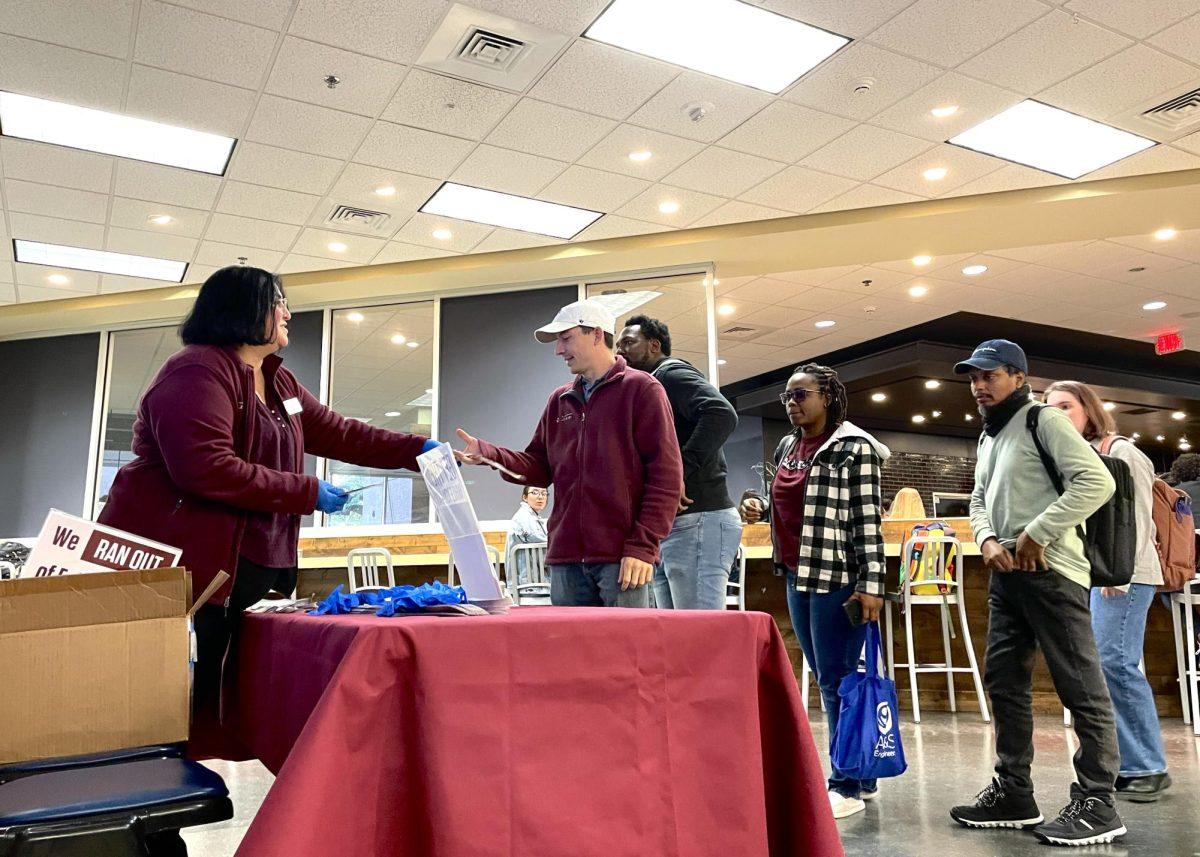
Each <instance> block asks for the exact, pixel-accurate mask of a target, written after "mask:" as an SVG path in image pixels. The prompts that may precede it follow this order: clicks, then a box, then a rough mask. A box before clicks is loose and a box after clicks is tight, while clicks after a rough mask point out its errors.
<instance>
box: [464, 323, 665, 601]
mask: <svg viewBox="0 0 1200 857" xmlns="http://www.w3.org/2000/svg"><path fill="white" fill-rule="evenodd" d="M615 328H616V319H615V318H613V315H612V313H611V312H609V311H608V309H607V308H606V307H605V306H604V305H603V304H602V303H600V302H599V301H595V300H584V301H577V302H576V303H573V304H568V305H567V306H565V307H563V308H562V309H561V310H559V313H558V315H557V316H555V318H554V321H553V322H551V323H550V324H548V325H546V326H545V327H542V328H539V329H538V331H537V332H536V333H535V334H534V335H535V336H536V337H537V340H538V341H539V342H547V343H548V342H554V343H557V344H556V346H555V349H554V353H555V354H556V355H558V356H559V357H562V358H563V359H564V360H565V361H566V363H567V368H568V369H569V370H570V371H571V372H572V373H573V374H574V375H576V376H577V377H576V379H575V381H574V382H573V383H571V384H565V385H563V386H562V387H559V388H558V389H557V390H555V391H554V393H553V394H551V396H550V400H549V401H548V402H547V403H546V409H545V410H544V411H543V412H542V418H541V420H539V421H538V425H537V429H536V431H535V432H534V435H533V440H531V441H530V442H529V445H528V446H527V447H525V451H524V452H515V451H513V450H511V449H504V448H502V447H498V446H494V445H492V444H490V443H487V442H486V441H481V440H478V439H477V438H474V437H472V436H471V435H469V434H467V433H466V432H465V431H463V430H462V429H459V430H458V436H459V437H460V438H462V440H464V441H465V442H466V444H467V448H466V449H465V450H463V451H462V452H458V453H456V454H457V455H458V458H459V460H461V461H464V462H467V463H470V464H487V465H493V466H494V465H499V467H500V468H502V470H501V475H502V476H503V478H504V479H506V480H508V481H509V482H514V483H517V484H520V485H532V486H538V487H548V486H550V485H551V484H553V485H554V511H553V513H552V514H551V515H550V541H549V547H548V549H547V555H546V563H547V565H548V566H549V567H550V600H551V602H552V603H554V604H556V605H567V606H596V607H599V606H604V607H647V606H649V602H650V596H649V589H650V588H649V586H647V584H648V583H649V582H650V580H651V578H652V577H653V576H654V564H655V563H656V562H658V559H659V552H658V545H659V542H661V541H662V540H663V539H664V538H665V537H666V535H667V533H669V532H670V531H671V524H672V523H673V522H674V520H675V511H676V510H677V509H678V508H679V498H680V496H681V493H682V491H683V460H682V458H681V457H680V454H679V441H678V439H677V438H676V436H675V424H674V421H673V419H672V416H671V405H670V403H669V402H668V401H667V394H666V391H664V390H663V388H662V385H661V384H659V383H658V381H656V380H655V379H654V378H652V377H651V376H650V375H648V374H646V373H645V372H640V371H638V370H637V369H633V368H631V367H629V366H628V365H626V363H625V360H624V358H622V357H617V356H616V355H615V354H614V353H613V337H614V332H615ZM505 471H507V472H505Z"/></svg>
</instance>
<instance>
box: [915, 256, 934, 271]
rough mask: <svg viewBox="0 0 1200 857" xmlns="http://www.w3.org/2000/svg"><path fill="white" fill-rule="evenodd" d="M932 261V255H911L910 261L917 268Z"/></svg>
mask: <svg viewBox="0 0 1200 857" xmlns="http://www.w3.org/2000/svg"><path fill="white" fill-rule="evenodd" d="M932 261H933V257H932V256H913V258H912V263H913V264H914V265H916V266H917V267H918V268H923V267H925V266H926V265H928V264H929V263H930V262H932Z"/></svg>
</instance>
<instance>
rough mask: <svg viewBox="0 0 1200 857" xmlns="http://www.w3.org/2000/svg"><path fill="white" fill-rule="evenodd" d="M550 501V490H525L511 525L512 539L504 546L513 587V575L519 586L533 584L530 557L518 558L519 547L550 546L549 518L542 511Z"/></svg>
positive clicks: (509, 538) (509, 527) (509, 532)
mask: <svg viewBox="0 0 1200 857" xmlns="http://www.w3.org/2000/svg"><path fill="white" fill-rule="evenodd" d="M549 500H550V491H549V489H546V488H534V487H533V486H532V485H526V486H525V487H524V488H523V489H521V505H520V506H519V507H517V512H516V514H515V515H513V516H512V520H511V521H509V523H508V539H507V540H506V541H505V543H504V568H505V569H506V570H507V574H508V575H509V576H510V577H509V580H510V585H511V580H513V579H514V578H513V575H515V580H516V581H517V583H519V584H520V583H528V582H529V558H528V557H525V556H517V555H516V549H517V546H518V545H544V544H546V541H547V535H546V519H545V518H543V517H542V509H545V508H546V503H547V502H549Z"/></svg>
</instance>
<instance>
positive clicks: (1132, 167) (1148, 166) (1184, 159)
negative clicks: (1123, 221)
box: [1086, 146, 1200, 180]
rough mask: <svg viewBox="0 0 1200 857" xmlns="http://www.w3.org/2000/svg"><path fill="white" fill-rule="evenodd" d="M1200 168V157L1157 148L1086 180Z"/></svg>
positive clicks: (1092, 174) (1167, 147)
mask: <svg viewBox="0 0 1200 857" xmlns="http://www.w3.org/2000/svg"><path fill="white" fill-rule="evenodd" d="M1197 167H1200V155H1193V154H1191V153H1190V152H1184V151H1181V150H1179V149H1176V148H1174V147H1172V146H1155V147H1154V148H1152V149H1146V150H1145V151H1142V152H1138V153H1137V154H1135V155H1130V156H1129V157H1128V158H1124V159H1122V160H1120V161H1117V162H1116V163H1115V164H1110V165H1109V166H1107V167H1104V168H1103V169H1099V170H1096V171H1095V172H1092V173H1088V174H1087V176H1086V178H1087V179H1089V180H1092V179H1111V178H1116V177H1117V176H1140V175H1146V174H1148V173H1169V172H1173V171H1175V170H1192V169H1196V168H1197Z"/></svg>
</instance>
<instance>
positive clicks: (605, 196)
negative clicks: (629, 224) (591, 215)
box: [538, 166, 650, 211]
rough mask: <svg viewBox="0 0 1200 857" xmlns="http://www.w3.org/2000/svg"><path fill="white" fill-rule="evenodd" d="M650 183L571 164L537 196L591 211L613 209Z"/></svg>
mask: <svg viewBox="0 0 1200 857" xmlns="http://www.w3.org/2000/svg"><path fill="white" fill-rule="evenodd" d="M649 186H650V182H648V181H645V180H643V179H635V178H633V177H632V176H621V175H616V174H614V173H606V172H604V171H603V170H593V169H591V168H590V167H580V166H573V167H567V169H566V171H565V172H563V173H562V175H560V176H559V177H558V178H556V179H555V180H554V181H552V182H550V184H549V185H547V186H546V188H545V189H543V190H542V191H541V192H540V193H538V199H544V200H547V201H549V202H559V203H562V204H563V205H574V206H576V207H578V208H587V209H590V210H591V211H614V210H615V209H618V208H620V207H621V206H622V205H624V204H625V203H627V202H629V200H631V199H633V198H634V197H635V196H637V195H638V194H639V193H641V192H642V191H644V190H645V189H646V188H648V187H649Z"/></svg>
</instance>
